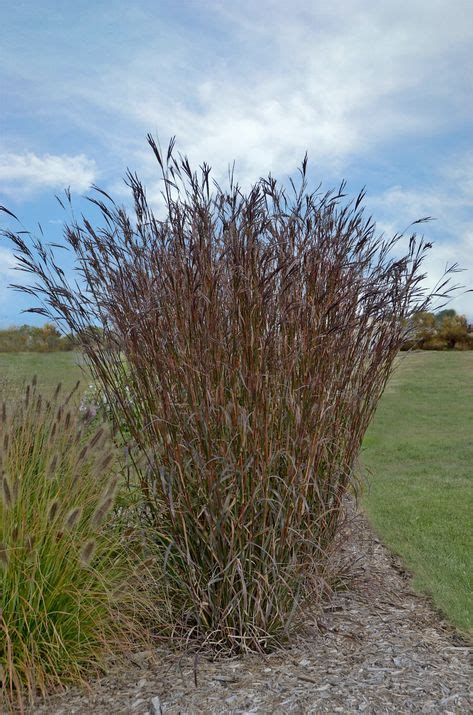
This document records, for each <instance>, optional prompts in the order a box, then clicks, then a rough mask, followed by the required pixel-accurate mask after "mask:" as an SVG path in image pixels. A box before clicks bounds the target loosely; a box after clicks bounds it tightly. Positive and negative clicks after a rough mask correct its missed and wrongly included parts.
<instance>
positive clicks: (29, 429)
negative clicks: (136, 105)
mask: <svg viewBox="0 0 473 715" xmlns="http://www.w3.org/2000/svg"><path fill="white" fill-rule="evenodd" d="M97 435H99V437H98V438H97ZM105 439H106V432H105V431H104V430H102V431H101V432H98V431H97V430H96V429H91V428H90V426H88V425H87V424H86V423H85V422H84V420H83V418H81V417H78V416H77V415H76V414H74V411H73V409H72V408H71V407H70V403H68V402H67V401H62V402H61V401H59V399H58V397H56V399H55V400H53V401H51V402H48V401H46V400H45V399H43V398H42V397H41V395H40V394H38V393H37V391H36V388H35V387H34V385H33V386H31V385H30V386H28V387H27V388H26V392H25V394H24V396H23V398H22V399H18V398H17V399H16V400H12V399H11V400H10V401H9V403H8V404H5V403H3V405H2V408H1V413H0V681H1V683H0V685H1V688H0V690H1V693H2V695H3V704H4V705H8V704H10V705H11V704H16V705H18V704H19V705H20V706H21V707H23V705H24V704H25V703H26V702H28V701H30V700H32V699H33V698H34V697H35V696H36V694H37V693H38V692H39V693H45V692H50V691H51V690H53V689H54V688H56V687H60V686H63V685H65V684H70V683H80V682H83V681H84V680H85V678H86V677H90V676H91V675H92V674H93V673H94V672H98V670H99V668H100V666H101V665H102V663H103V659H104V657H105V655H106V654H107V653H110V652H116V653H119V652H120V651H122V650H123V649H124V648H126V647H128V646H129V643H130V640H131V639H136V641H137V642H139V641H140V639H142V638H143V637H144V632H143V630H142V627H141V626H140V625H138V622H139V618H140V615H142V613H140V615H138V614H139V612H140V608H141V604H143V608H144V599H142V597H141V596H140V587H139V583H138V582H139V578H138V577H134V574H135V567H136V563H137V558H138V556H137V555H136V553H135V556H133V549H130V550H129V551H128V552H125V550H124V541H123V539H124V537H123V534H122V529H120V528H119V526H118V525H117V524H116V523H115V521H114V520H113V519H112V518H111V515H112V509H113V506H114V499H115V497H116V492H117V489H118V486H119V484H118V480H117V476H116V474H117V472H116V470H117V462H116V455H114V454H113V453H110V452H109V451H108V449H107V447H106V445H105ZM133 614H136V622H134V616H133ZM1 702H2V697H1V695H0V703H1Z"/></svg>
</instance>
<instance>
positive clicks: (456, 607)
mask: <svg viewBox="0 0 473 715" xmlns="http://www.w3.org/2000/svg"><path fill="white" fill-rule="evenodd" d="M80 363H81V358H80V355H79V354H75V353H51V354H32V353H18V354H6V353H3V354H1V353H0V378H1V377H2V376H3V377H6V378H7V380H9V381H11V382H12V383H14V384H16V385H21V384H22V383H23V382H24V381H28V380H30V379H31V378H32V376H33V375H34V374H36V375H37V376H38V385H39V387H40V389H41V390H42V391H43V393H44V394H46V395H48V394H51V393H52V392H53V391H54V389H55V387H56V385H57V383H58V382H62V384H63V387H64V389H65V390H69V389H72V387H73V386H74V385H75V383H76V381H77V380H81V383H82V387H83V388H84V389H85V388H86V386H87V384H88V382H89V380H88V378H87V374H86V373H84V371H83V370H82V369H81V367H80ZM362 458H363V464H364V465H365V467H366V468H367V470H368V483H367V486H366V492H365V496H364V500H363V506H364V508H365V510H366V512H367V514H368V516H369V519H370V521H371V523H372V524H373V526H374V528H375V530H376V532H377V533H378V535H379V536H380V538H381V540H382V541H383V542H384V543H385V544H386V545H387V546H389V547H390V548H391V549H392V551H394V552H395V553H397V554H399V555H400V556H401V557H402V559H403V561H404V564H405V565H406V567H407V568H408V569H409V570H410V571H411V572H412V573H413V574H414V586H415V587H416V588H418V589H419V590H422V591H425V592H427V593H428V594H430V595H431V596H432V599H433V601H434V603H435V604H436V605H437V606H438V607H439V609H441V610H442V611H443V612H444V613H445V614H446V615H447V616H448V617H449V618H450V619H451V620H452V621H453V622H454V623H455V624H456V625H457V626H458V627H459V628H461V629H462V630H465V631H468V630H471V628H472V625H473V623H472V620H473V609H472V605H471V603H472V599H471V597H472V580H471V579H472V571H473V569H472V553H473V535H472V526H471V522H472V521H473V519H472V515H473V496H472V494H473V489H472V481H473V352H449V353H445V352H443V353H442V352H415V353H411V354H404V355H402V356H401V357H400V359H399V364H398V367H397V370H396V372H395V374H394V375H393V377H392V379H391V381H390V383H389V384H388V386H387V388H386V391H385V394H384V396H383V398H382V400H381V403H380V405H379V408H378V411H377V414H376V417H375V420H374V422H373V424H372V426H371V428H370V430H369V432H368V435H367V437H366V439H365V443H364V448H363V457H362Z"/></svg>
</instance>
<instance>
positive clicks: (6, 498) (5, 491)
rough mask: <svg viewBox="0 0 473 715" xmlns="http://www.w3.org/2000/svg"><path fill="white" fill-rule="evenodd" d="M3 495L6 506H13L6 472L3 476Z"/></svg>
mask: <svg viewBox="0 0 473 715" xmlns="http://www.w3.org/2000/svg"><path fill="white" fill-rule="evenodd" d="M2 495H3V503H4V505H5V508H6V509H8V508H9V507H11V505H12V501H13V499H12V493H11V490H10V486H9V484H8V478H7V475H6V474H4V475H3V476H2Z"/></svg>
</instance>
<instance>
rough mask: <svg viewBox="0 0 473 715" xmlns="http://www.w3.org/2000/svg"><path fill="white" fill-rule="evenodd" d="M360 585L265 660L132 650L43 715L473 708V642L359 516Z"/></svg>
mask: <svg viewBox="0 0 473 715" xmlns="http://www.w3.org/2000/svg"><path fill="white" fill-rule="evenodd" d="M343 550H344V552H345V556H348V557H349V558H350V560H351V562H352V564H354V566H353V568H352V569H351V575H350V583H349V588H348V589H347V590H343V591H337V592H335V593H334V594H333V597H332V599H331V602H330V603H328V604H326V605H325V607H324V609H323V612H322V614H321V613H320V611H319V612H318V613H314V614H313V615H310V614H308V615H307V619H306V622H305V623H304V627H303V629H302V631H301V632H300V633H299V635H298V636H297V637H294V638H293V639H292V641H291V642H290V643H289V644H288V645H287V647H286V648H285V649H284V650H279V651H277V652H275V653H272V654H271V655H269V656H266V657H264V658H262V657H260V656H245V657H242V658H238V659H227V660H221V661H219V662H212V661H210V660H207V659H206V658H205V656H203V655H200V656H199V658H198V659H197V661H196V660H195V658H194V657H193V656H191V655H188V656H183V657H181V658H179V659H178V658H176V656H171V655H170V654H169V653H166V652H164V651H153V652H151V651H149V652H148V651H146V652H142V653H135V654H133V655H132V656H130V661H129V667H127V668H126V670H123V668H121V669H120V670H118V671H116V672H110V673H108V674H107V676H106V677H104V678H103V679H101V680H100V681H99V682H96V683H94V684H93V685H92V687H91V691H90V693H88V694H84V693H81V692H78V691H71V692H69V693H66V694H65V695H61V696H57V697H54V698H51V699H50V700H48V702H46V703H44V702H43V703H38V704H37V706H36V707H35V708H34V710H32V711H31V712H34V713H38V714H39V715H46V714H47V715H60V714H61V715H66V714H67V715H72V714H81V715H82V714H83V715H86V714H87V715H89V714H91V713H93V714H94V715H102V714H103V715H105V714H107V715H110V714H112V713H113V714H120V713H133V714H136V715H143V714H144V713H149V714H150V715H160V714H161V713H162V714H163V715H178V713H180V714H182V715H184V713H186V714H187V713H189V714H191V713H209V714H217V713H219V714H220V713H231V714H235V715H236V714H237V713H238V714H239V713H248V714H250V713H281V714H282V713H301V714H305V713H307V714H309V713H358V712H365V713H376V714H378V713H468V712H473V702H472V692H471V681H472V678H471V675H472V669H471V660H470V655H471V648H470V647H469V646H468V643H466V642H465V641H463V640H462V639H461V637H460V636H459V635H458V634H457V633H456V632H455V630H454V629H453V628H452V626H450V625H449V624H448V623H447V622H445V621H444V620H443V619H442V618H441V616H439V614H438V613H437V612H436V611H435V610H434V609H433V608H432V606H431V605H430V603H429V602H428V600H427V599H426V598H424V597H420V596H418V595H416V594H415V593H413V591H412V589H411V586H410V578H409V576H408V575H407V574H406V573H405V572H403V571H402V569H401V568H400V567H399V566H398V563H397V561H396V559H394V558H393V557H392V556H391V554H390V553H389V552H388V551H387V550H386V549H385V548H384V547H383V546H382V545H381V544H380V543H379V541H378V540H377V539H376V538H375V537H374V535H373V534H372V532H371V531H370V529H369V527H368V526H367V524H366V522H365V521H364V520H363V518H362V517H360V516H358V517H357V519H356V520H355V522H354V525H352V527H351V528H350V537H349V539H348V540H347V542H346V543H345V545H344V548H343Z"/></svg>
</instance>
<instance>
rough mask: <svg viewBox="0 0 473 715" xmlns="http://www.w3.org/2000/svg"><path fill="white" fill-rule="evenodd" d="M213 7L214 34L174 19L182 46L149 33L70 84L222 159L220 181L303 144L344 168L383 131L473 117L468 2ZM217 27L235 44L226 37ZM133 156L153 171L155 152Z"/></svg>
mask: <svg viewBox="0 0 473 715" xmlns="http://www.w3.org/2000/svg"><path fill="white" fill-rule="evenodd" d="M205 7H206V9H207V10H208V11H209V14H210V13H211V14H212V20H211V22H210V25H209V27H208V33H209V34H208V36H207V35H206V36H201V35H200V34H197V33H196V35H195V36H194V35H188V34H187V35H183V39H182V40H181V38H180V37H179V35H178V34H177V32H176V30H175V32H176V35H175V42H174V46H171V47H169V46H168V45H164V46H163V45H158V44H156V43H146V42H144V43H143V45H142V46H141V47H139V48H137V49H136V53H135V54H134V56H133V58H132V60H131V61H130V58H129V56H128V55H127V58H126V65H125V64H124V63H122V62H121V61H120V60H118V61H117V62H115V63H113V65H111V66H108V67H106V68H104V71H103V72H101V73H100V78H99V79H98V80H97V82H96V83H95V84H94V86H93V87H90V86H88V85H76V86H75V87H72V88H70V90H69V91H71V92H73V93H76V94H77V95H79V96H80V97H81V99H82V100H83V102H85V103H86V104H87V103H88V104H89V106H93V107H94V108H95V109H96V110H97V109H98V110H100V111H103V112H108V113H110V114H111V115H112V114H113V116H114V117H115V120H117V118H120V119H121V121H124V122H125V126H128V127H130V126H134V127H136V136H137V137H138V136H139V134H140V132H142V133H143V135H144V133H145V132H146V131H148V130H151V131H157V132H159V134H160V135H161V136H162V137H163V139H165V138H167V137H168V136H170V135H172V134H176V135H177V139H178V147H179V148H180V149H181V151H183V152H185V153H188V154H189V156H190V157H191V159H192V160H193V163H199V162H201V161H203V160H206V161H208V162H209V163H211V164H212V165H213V166H214V167H215V169H216V175H217V178H219V179H221V178H223V177H224V175H225V173H226V170H227V164H228V162H230V161H232V160H233V159H236V162H237V174H238V177H239V178H240V179H242V181H243V183H246V182H247V181H253V180H254V179H255V178H257V177H258V176H259V175H260V174H261V173H267V172H268V171H269V170H271V171H272V172H273V173H275V174H281V173H286V172H288V171H293V169H294V166H295V164H296V163H297V161H298V160H300V158H302V156H303V154H304V152H305V150H306V149H308V150H309V152H310V157H311V160H312V161H313V162H314V163H316V164H318V165H319V166H321V165H322V166H323V168H324V172H325V173H327V169H329V170H333V171H334V172H335V173H338V172H340V171H343V168H344V167H345V166H346V165H347V163H348V162H349V161H350V160H353V159H356V157H359V156H363V157H364V158H366V156H367V155H369V154H370V153H371V154H373V153H374V152H375V151H376V150H377V149H378V148H379V146H380V143H382V142H383V141H391V140H392V139H396V140H398V139H400V138H402V137H405V136H416V135H418V136H424V137H425V136H426V135H431V134H435V133H436V132H438V131H441V130H443V129H445V128H450V129H451V127H452V126H453V125H454V123H455V122H461V121H462V120H465V119H467V117H468V116H470V115H471V112H472V101H471V97H470V95H469V92H468V86H469V77H470V76H471V75H470V73H471V71H472V65H471V53H470V52H469V46H470V44H471V42H472V41H473V5H472V4H471V3H468V2H459V3H458V7H457V10H456V11H455V12H452V8H451V6H450V4H447V3H442V2H434V3H430V2H429V3H427V2H424V1H423V0H412V2H410V3H409V4H408V5H406V6H404V7H403V8H402V9H401V8H400V7H399V3H398V2H383V3H379V4H375V3H372V2H369V3H366V2H345V1H344V2H343V3H342V2H338V3H337V2H335V3H334V4H333V5H332V4H331V5H330V7H328V6H326V5H325V4H322V3H306V2H297V1H296V2H294V3H292V4H291V10H290V12H288V9H287V5H286V3H284V2H270V1H269V0H266V1H265V2H262V3H258V4H255V3H254V2H251V3H250V2H245V1H243V2H240V3H237V4H235V3H227V2H210V3H206V4H205ZM212 22H213V23H214V24H213V25H212ZM219 23H221V25H220V26H219ZM216 28H218V29H219V30H220V32H221V33H222V34H223V33H226V32H228V33H229V34H228V44H225V43H223V44H222V45H219V44H218V43H217V44H216V40H215V36H214V34H212V32H215V30H216ZM222 50H223V52H224V56H223V57H222V56H221V55H219V51H222ZM118 124H119V122H118ZM108 132H109V126H108V125H107V134H108ZM109 139H110V140H111V141H112V142H116V141H117V135H116V134H113V135H111V137H104V140H105V141H108V140H109ZM129 148H131V147H129ZM136 162H138V166H137V168H138V169H139V170H142V168H143V167H148V168H149V169H151V166H152V164H151V161H150V160H149V158H148V155H145V152H143V153H140V152H138V153H137V154H136V157H135V166H136Z"/></svg>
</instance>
